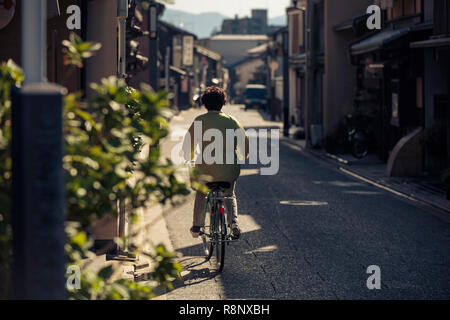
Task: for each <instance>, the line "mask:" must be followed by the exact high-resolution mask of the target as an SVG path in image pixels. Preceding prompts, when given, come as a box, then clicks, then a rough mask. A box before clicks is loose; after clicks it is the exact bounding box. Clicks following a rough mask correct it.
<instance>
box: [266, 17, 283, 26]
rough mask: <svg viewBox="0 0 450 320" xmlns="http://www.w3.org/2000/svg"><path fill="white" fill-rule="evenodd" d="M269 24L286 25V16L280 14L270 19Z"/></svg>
mask: <svg viewBox="0 0 450 320" xmlns="http://www.w3.org/2000/svg"><path fill="white" fill-rule="evenodd" d="M269 24H270V25H273V26H285V25H286V16H285V15H283V16H279V17H275V18H271V19H269Z"/></svg>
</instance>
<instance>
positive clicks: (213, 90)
mask: <svg viewBox="0 0 450 320" xmlns="http://www.w3.org/2000/svg"><path fill="white" fill-rule="evenodd" d="M226 103H227V95H226V93H225V91H224V90H223V89H221V88H219V87H208V88H206V90H205V92H204V93H203V95H202V104H204V105H205V107H206V109H208V110H209V111H220V110H222V107H223V106H224V105H225V104H226Z"/></svg>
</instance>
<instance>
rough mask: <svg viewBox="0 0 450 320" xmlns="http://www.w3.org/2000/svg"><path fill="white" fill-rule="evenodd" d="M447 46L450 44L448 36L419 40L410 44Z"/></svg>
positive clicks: (432, 46) (415, 45)
mask: <svg viewBox="0 0 450 320" xmlns="http://www.w3.org/2000/svg"><path fill="white" fill-rule="evenodd" d="M446 46H450V38H448V37H446V38H436V39H429V40H425V41H417V42H412V43H411V44H410V47H411V48H437V47H446Z"/></svg>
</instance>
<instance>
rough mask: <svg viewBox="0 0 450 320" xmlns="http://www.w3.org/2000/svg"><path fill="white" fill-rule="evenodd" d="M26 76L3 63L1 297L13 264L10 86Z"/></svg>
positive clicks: (0, 103)
mask: <svg viewBox="0 0 450 320" xmlns="http://www.w3.org/2000/svg"><path fill="white" fill-rule="evenodd" d="M23 79H24V76H23V72H22V70H21V69H20V68H19V67H18V66H17V65H16V64H15V63H14V62H13V61H12V60H9V61H8V62H6V63H1V64H0V284H1V285H0V299H1V298H6V297H7V296H8V294H9V288H10V280H11V270H10V266H11V263H12V248H11V247H12V246H11V241H12V230H11V202H10V195H11V169H12V168H11V165H12V162H11V99H10V94H11V88H12V87H13V86H20V84H21V82H22V81H23Z"/></svg>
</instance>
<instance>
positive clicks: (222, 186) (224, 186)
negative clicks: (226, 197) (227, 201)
mask: <svg viewBox="0 0 450 320" xmlns="http://www.w3.org/2000/svg"><path fill="white" fill-rule="evenodd" d="M206 186H207V187H208V188H210V189H229V188H231V183H229V182H224V181H219V182H208V183H207V184H206Z"/></svg>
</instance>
